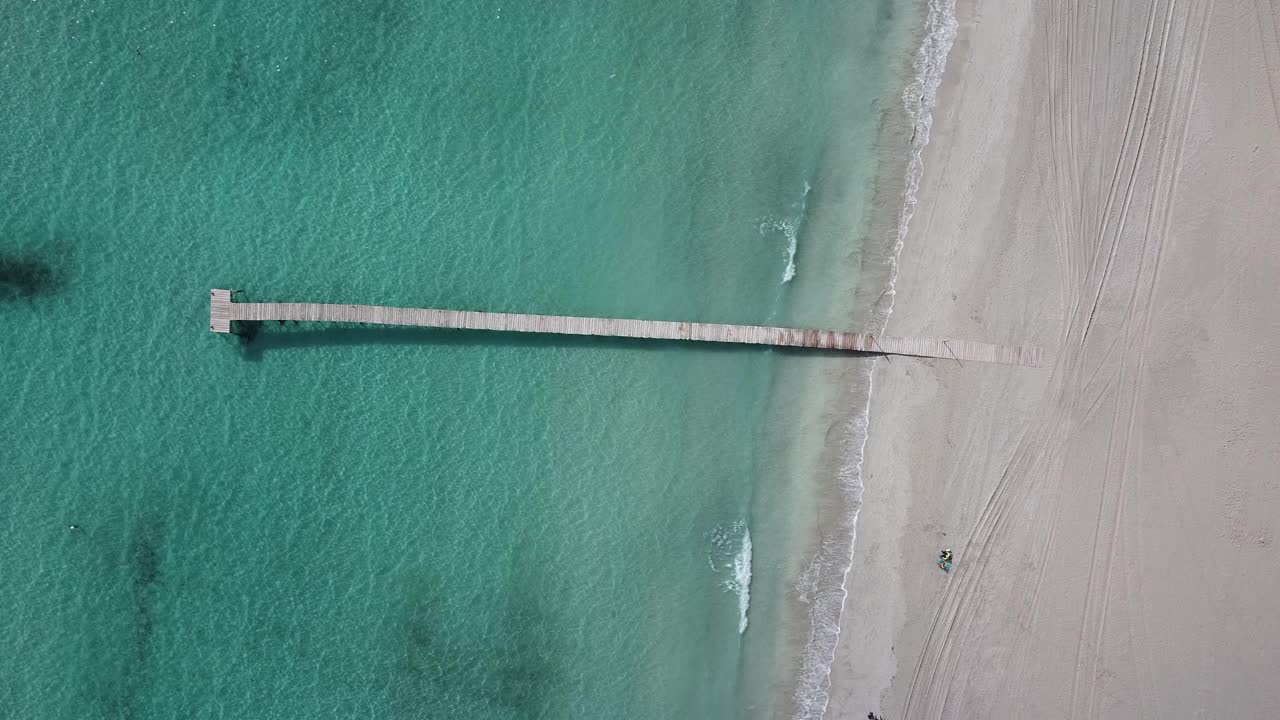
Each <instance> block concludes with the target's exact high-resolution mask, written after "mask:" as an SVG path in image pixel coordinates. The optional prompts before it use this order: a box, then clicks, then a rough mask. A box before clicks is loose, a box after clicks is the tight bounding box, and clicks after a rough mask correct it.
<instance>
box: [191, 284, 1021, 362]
mask: <svg viewBox="0 0 1280 720" xmlns="http://www.w3.org/2000/svg"><path fill="white" fill-rule="evenodd" d="M211 296H212V307H211V311H210V323H209V328H210V329H211V330H212V331H213V332H218V333H226V332H231V322H232V321H236V320H241V321H261V322H266V321H269V320H294V321H298V322H327V323H363V324H368V325H404V326H411V327H428V328H454V329H459V330H490V331H497V332H524V333H549V334H557V335H597V336H604V337H627V338H644V339H653V340H692V341H699V342H717V343H739V344H747V345H773V346H778V347H805V348H817V349H826V350H845V351H852V352H873V353H883V354H886V355H910V356H915V357H932V358H943V359H947V360H960V361H973V362H989V363H1003V364H1006V365H1023V366H1027V367H1039V365H1040V348H1037V347H1029V346H1002V345H993V344H990V343H981V342H973V341H969V340H953V339H950V338H946V339H944V338H922V337H893V336H889V335H870V334H866V333H857V332H842V331H837V330H810V329H803V328H787V327H770V326H761V325H727V324H723V323H699V322H679V321H677V322H672V321H664V320H631V319H626V318H584V317H569V316H562V315H524V314H516V313H497V312H478V311H474V310H436V309H431V308H399V307H387V306H382V305H337V304H326V303H238V302H232V299H231V292H230V291H229V290H214V291H212V294H211Z"/></svg>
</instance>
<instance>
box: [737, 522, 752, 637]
mask: <svg viewBox="0 0 1280 720" xmlns="http://www.w3.org/2000/svg"><path fill="white" fill-rule="evenodd" d="M733 584H734V587H735V589H736V590H737V592H738V634H739V635H741V634H742V633H745V632H746V631H747V610H748V609H749V608H750V607H751V530H750V529H749V528H747V527H745V526H744V527H743V528H742V547H741V549H740V550H738V554H737V555H736V556H735V557H734V558H733Z"/></svg>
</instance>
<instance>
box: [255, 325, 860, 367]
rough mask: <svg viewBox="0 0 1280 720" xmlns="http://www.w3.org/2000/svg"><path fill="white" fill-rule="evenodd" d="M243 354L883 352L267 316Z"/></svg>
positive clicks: (816, 354) (836, 354)
mask: <svg viewBox="0 0 1280 720" xmlns="http://www.w3.org/2000/svg"><path fill="white" fill-rule="evenodd" d="M237 332H238V333H240V334H239V335H238V340H239V347H240V352H241V355H242V356H243V357H244V358H245V359H246V360H250V361H254V362H257V361H260V360H262V358H263V356H264V355H265V354H266V353H269V352H277V351H283V350H304V349H308V348H311V349H314V348H325V347H344V346H353V345H424V346H425V345H429V346H434V347H527V348H610V349H614V350H618V351H627V352H659V351H671V350H684V351H693V350H696V351H698V352H701V353H708V352H710V353H723V354H726V355H728V354H741V353H763V352H774V353H777V354H779V355H781V356H792V355H794V356H797V357H824V358H837V357H843V358H853V357H881V356H882V353H870V352H847V351H840V350H816V349H813V348H794V347H772V346H765V345H745V344H742V345H739V344H733V343H714V342H690V341H686V340H654V339H648V338H628V337H607V336H595V335H553V334H538V333H520V332H496V331H491V330H454V329H448V328H415V327H394V326H388V327H369V326H348V325H329V326H320V327H314V326H313V327H312V328H310V329H300V328H299V327H298V326H296V325H293V324H286V325H281V324H280V323H279V321H266V322H263V323H260V324H257V325H256V326H249V327H244V328H239V329H237Z"/></svg>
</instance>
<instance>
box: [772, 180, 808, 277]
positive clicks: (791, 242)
mask: <svg viewBox="0 0 1280 720" xmlns="http://www.w3.org/2000/svg"><path fill="white" fill-rule="evenodd" d="M812 189H813V186H811V185H810V184H809V181H808V180H806V181H805V183H804V194H803V195H801V196H800V201H799V202H798V203H795V204H794V205H792V208H794V209H795V211H796V212H795V214H793V215H788V216H786V217H783V218H777V217H769V218H766V219H765V220H764V221H762V222H761V223H760V226H759V230H760V234H761V235H768V234H769V233H771V232H780V233H782V236H783V237H785V238H786V239H787V255H786V259H787V262H786V265H785V266H784V267H783V268H782V281H781V282H779V283H778V284H779V285H786V284H787V283H789V282H791V280H792V279H793V278H794V277H795V276H796V249H797V248H798V247H799V245H800V225H801V224H802V223H803V222H804V215H805V211H806V210H807V209H808V206H809V191H810V190H812Z"/></svg>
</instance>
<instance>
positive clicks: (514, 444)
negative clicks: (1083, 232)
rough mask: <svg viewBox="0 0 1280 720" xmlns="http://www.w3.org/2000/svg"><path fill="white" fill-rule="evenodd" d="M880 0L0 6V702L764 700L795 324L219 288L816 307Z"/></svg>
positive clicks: (866, 132) (719, 314)
mask: <svg viewBox="0 0 1280 720" xmlns="http://www.w3.org/2000/svg"><path fill="white" fill-rule="evenodd" d="M903 5H914V3H903V2H890V1H889V0H884V1H883V2H869V1H868V2H849V3H846V2H802V3H791V2H764V1H760V0H749V1H744V2H739V3H719V2H715V3H713V2H695V3H689V2H684V1H681V0H651V1H649V2H626V3H623V2H600V1H596V0H592V1H591V2H585V1H577V0H564V1H563V2H556V3H516V2H505V3H504V2H444V3H426V2H412V1H411V0H404V1H397V0H382V1H377V2H319V3H308V4H300V3H248V2H221V3H181V2H179V3H171V2H158V1H154V0H153V1H150V2H131V3H127V4H125V3H113V2H69V3H48V2H32V3H27V2H23V3H9V4H6V5H5V6H4V7H3V8H0V21H2V22H3V26H4V28H5V32H4V33H3V39H0V94H2V96H3V98H4V105H5V108H6V112H5V113H4V114H3V115H2V116H0V150H2V151H3V156H4V157H5V162H4V163H0V178H2V182H3V189H4V193H5V203H4V204H3V206H0V327H2V328H3V331H4V332H3V336H2V339H0V389H2V391H3V400H2V401H0V437H2V438H3V443H4V445H3V449H0V483H3V487H4V498H5V499H4V502H3V503H0V563H2V564H3V565H2V566H3V573H2V575H3V579H4V582H3V583H0V608H3V609H4V612H5V615H6V621H5V622H4V623H0V643H2V644H3V647H5V648H6V652H5V653H4V654H3V655H2V656H0V678H3V681H0V717H13V718H64V717H65V718H73V717H74V718H168V717H182V718H199V717H211V718H302V717H378V718H396V717H406V718H410V717H411V718H419V717H423V718H425V717H430V718H450V717H457V718H543V717H545V718H592V717H599V718H604V717H609V718H670V717H688V718H694V717H696V718H736V717H742V716H746V715H751V714H757V715H763V714H768V713H769V712H772V711H773V710H774V703H775V702H776V700H775V698H774V697H773V695H774V694H775V693H776V692H777V691H778V689H779V687H780V685H779V682H778V681H777V680H776V679H774V680H766V681H762V680H761V679H762V678H764V679H767V678H777V677H779V676H782V675H785V671H782V672H780V671H779V670H778V668H777V662H776V656H777V653H778V647H779V646H780V643H781V640H779V638H780V637H781V634H782V632H783V631H782V630H781V629H780V628H781V627H782V623H783V621H784V620H785V618H786V616H787V611H786V608H785V606H784V601H783V597H784V595H785V592H786V590H785V585H786V583H787V582H789V578H787V577H785V573H784V572H782V571H781V568H784V567H789V565H788V562H787V561H786V560H785V559H784V558H781V557H780V554H781V553H783V552H784V547H785V545H786V543H785V542H784V540H785V539H786V537H787V534H788V532H789V531H788V525H787V523H788V522H789V521H788V520H787V518H788V517H789V515H788V513H786V512H783V511H782V510H780V509H777V508H775V505H776V503H774V502H772V501H771V502H770V503H764V504H762V503H761V502H760V501H759V498H761V497H769V498H778V497H781V496H785V495H786V494H787V493H788V492H790V491H791V487H792V485H798V484H799V481H798V480H797V478H796V477H791V476H789V475H788V473H787V471H786V468H779V467H778V464H777V463H776V462H770V461H769V460H768V458H762V457H761V452H762V450H761V449H762V448H765V447H776V446H777V445H778V444H779V443H785V442H787V439H786V435H785V432H786V430H785V429H786V426H787V424H786V422H783V421H782V420H785V419H779V418H777V417H771V416H770V414H769V408H770V407H771V406H773V405H774V404H775V403H773V402H772V400H771V399H776V397H777V394H778V393H798V392H801V391H802V390H805V389H804V388H793V387H788V386H787V384H786V383H787V374H786V372H785V368H783V367H782V366H783V365H794V364H796V363H798V362H802V359H801V358H796V357H787V358H784V359H785V362H780V360H779V357H778V355H777V354H775V353H771V352H768V351H765V350H760V349H744V348H710V347H701V348H700V347H689V346H677V345H666V344H646V343H639V342H627V341H608V340H596V339H568V340H566V339H544V338H536V337H534V338H530V337H509V336H501V335H484V334H466V333H452V332H417V331H394V330H375V329H365V328H323V327H301V326H298V327H284V328H279V327H269V328H266V329H265V330H264V332H263V334H262V335H260V336H259V338H258V339H257V340H256V341H255V342H254V343H252V344H250V345H241V344H240V343H239V342H238V341H237V340H236V339H234V338H227V337H222V336H215V335H212V334H210V333H209V332H208V290H209V289H210V288H211V287H232V288H244V289H245V291H246V293H247V296H248V297H249V299H254V300H269V299H279V300H300V301H327V302H366V303H378V304H390V305H407V306H427V307H430V306H435V307H451V308H464V309H484V310H507V311H516V312H544V313H557V314H585V315H604V316H624V317H644V318H662V319H698V320H714V321H725V322H744V323H763V322H773V323H780V324H796V325H832V324H840V323H841V322H843V321H844V320H845V318H847V315H848V307H847V305H848V302H849V298H850V297H851V296H850V295H849V294H848V293H849V290H850V289H851V288H852V287H854V286H855V285H856V282H857V278H856V277H850V276H848V275H847V274H845V275H840V276H837V268H839V267H841V266H842V264H845V262H846V259H847V257H848V256H849V255H850V253H856V251H857V247H856V246H857V243H858V236H857V234H856V232H855V230H856V228H857V227H858V226H859V224H860V223H861V222H862V219H863V217H864V215H865V213H866V207H865V203H866V197H868V196H869V192H870V183H871V181H872V172H873V170H874V162H875V153H876V148H875V137H876V132H877V130H878V124H879V122H880V120H881V114H882V110H883V102H884V101H883V98H882V97H881V95H882V94H883V92H884V90H885V88H886V87H892V86H894V82H895V81H894V79H893V78H892V77H890V75H889V73H890V71H891V70H896V68H897V66H898V64H899V62H900V59H901V58H900V54H901V53H900V50H901V48H900V45H901V41H902V38H903V37H905V36H906V35H908V34H909V33H910V23H911V22H912V17H913V14H912V13H911V12H906V11H904V10H903V9H902V8H901V7H900V6H903ZM837 188H838V189H837ZM850 188H852V189H850ZM864 190H865V192H864ZM833 197H838V198H839V200H840V202H839V205H838V206H834V203H833V201H832V200H831V198H833ZM859 198H862V199H861V200H859ZM859 203H862V204H859ZM823 213H825V214H826V215H825V216H823V217H819V215H820V214H823ZM811 228H823V230H822V231H821V232H818V231H811V230H809V229H811ZM793 240H794V241H795V243H796V245H797V246H798V250H797V251H796V253H795V255H794V263H795V267H794V270H795V276H794V278H793V279H791V280H790V281H789V282H787V283H782V282H781V281H782V280H783V278H784V277H785V276H786V275H787V268H788V263H789V258H790V254H791V253H790V250H791V246H792V242H793ZM828 361H829V360H828ZM780 433H781V434H780ZM795 491H796V492H802V489H801V488H796V490H795ZM775 511H776V514H775V515H771V514H770V513H774V512H775ZM70 525H76V526H78V529H75V530H73V529H70V528H69V526H70ZM749 529H754V530H755V531H754V532H753V533H752V539H753V540H754V543H753V545H754V547H753V553H752V555H753V560H754V562H753V564H752V565H751V567H753V568H754V576H753V579H752V582H751V585H750V590H751V599H752V603H751V605H750V610H749V614H748V620H749V623H748V625H747V629H746V632H745V633H740V628H741V624H742V622H743V619H742V615H741V612H740V603H741V602H742V601H744V600H745V594H744V591H745V589H746V582H745V578H746V575H745V574H744V570H745V569H746V567H745V566H744V563H745V560H746V557H745V554H744V552H743V549H744V548H743V545H744V539H745V536H746V532H747V530H749ZM735 562H736V563H737V564H738V566H739V567H738V568H737V570H736V572H735V568H734V564H735Z"/></svg>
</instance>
